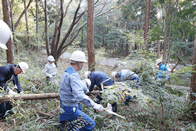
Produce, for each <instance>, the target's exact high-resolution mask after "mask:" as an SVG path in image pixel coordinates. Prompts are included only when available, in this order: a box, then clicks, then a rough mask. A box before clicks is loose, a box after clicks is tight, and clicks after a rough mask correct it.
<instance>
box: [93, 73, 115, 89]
mask: <svg viewBox="0 0 196 131" xmlns="http://www.w3.org/2000/svg"><path fill="white" fill-rule="evenodd" d="M90 80H91V86H90V88H89V91H90V92H91V91H92V90H93V88H94V86H95V85H97V86H98V87H101V82H103V81H105V82H104V83H103V85H104V86H110V85H113V84H114V80H113V79H111V78H110V77H109V76H108V75H106V74H105V73H103V72H101V71H93V72H91V73H90Z"/></svg>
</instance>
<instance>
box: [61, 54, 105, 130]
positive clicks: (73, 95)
mask: <svg viewBox="0 0 196 131" xmlns="http://www.w3.org/2000/svg"><path fill="white" fill-rule="evenodd" d="M70 60H71V63H70V66H69V67H68V68H67V69H66V70H65V71H64V72H63V74H62V77H61V83H60V89H59V96H60V110H59V113H60V123H61V130H64V126H65V121H68V122H69V126H68V130H89V131H92V130H93V129H94V128H95V125H96V124H95V121H94V120H93V119H92V118H90V117H89V116H88V115H87V114H85V113H84V112H82V111H81V110H80V108H79V104H80V103H82V104H85V105H87V106H90V107H93V108H94V109H96V110H99V111H103V110H104V108H103V106H102V105H101V104H97V103H95V102H94V101H93V100H92V99H91V98H90V97H88V96H87V95H86V94H85V93H86V92H87V89H88V88H87V86H86V84H85V83H84V82H83V81H82V80H81V79H80V76H79V75H78V73H77V71H79V70H81V69H82V67H83V64H84V63H85V62H87V60H86V58H85V54H84V52H82V51H74V52H73V53H72V54H71V57H70Z"/></svg>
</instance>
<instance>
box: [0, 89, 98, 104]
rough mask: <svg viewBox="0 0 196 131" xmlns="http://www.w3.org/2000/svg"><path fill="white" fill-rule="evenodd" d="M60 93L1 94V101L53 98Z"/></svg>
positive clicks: (92, 92) (95, 92)
mask: <svg viewBox="0 0 196 131" xmlns="http://www.w3.org/2000/svg"><path fill="white" fill-rule="evenodd" d="M97 93H99V91H96V90H95V91H91V92H88V93H87V94H86V95H91V94H97ZM58 97H59V93H42V94H24V95H19V94H17V95H0V102H4V101H10V100H19V99H22V100H42V99H52V98H58Z"/></svg>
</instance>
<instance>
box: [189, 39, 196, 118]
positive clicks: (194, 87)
mask: <svg viewBox="0 0 196 131" xmlns="http://www.w3.org/2000/svg"><path fill="white" fill-rule="evenodd" d="M192 66H193V70H194V72H192V76H191V85H190V87H191V91H190V105H191V108H192V109H193V114H192V116H193V119H194V120H196V119H195V118H196V116H195V112H196V104H195V102H194V101H195V100H196V97H195V95H194V94H195V93H196V73H195V71H196V35H195V42H194V50H193V62H192ZM193 102H194V103H193Z"/></svg>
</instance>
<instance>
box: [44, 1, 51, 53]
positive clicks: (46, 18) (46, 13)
mask: <svg viewBox="0 0 196 131" xmlns="http://www.w3.org/2000/svg"><path fill="white" fill-rule="evenodd" d="M44 12H45V38H46V51H47V55H48V56H49V55H50V52H49V36H48V9H47V0H45V10H44Z"/></svg>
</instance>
